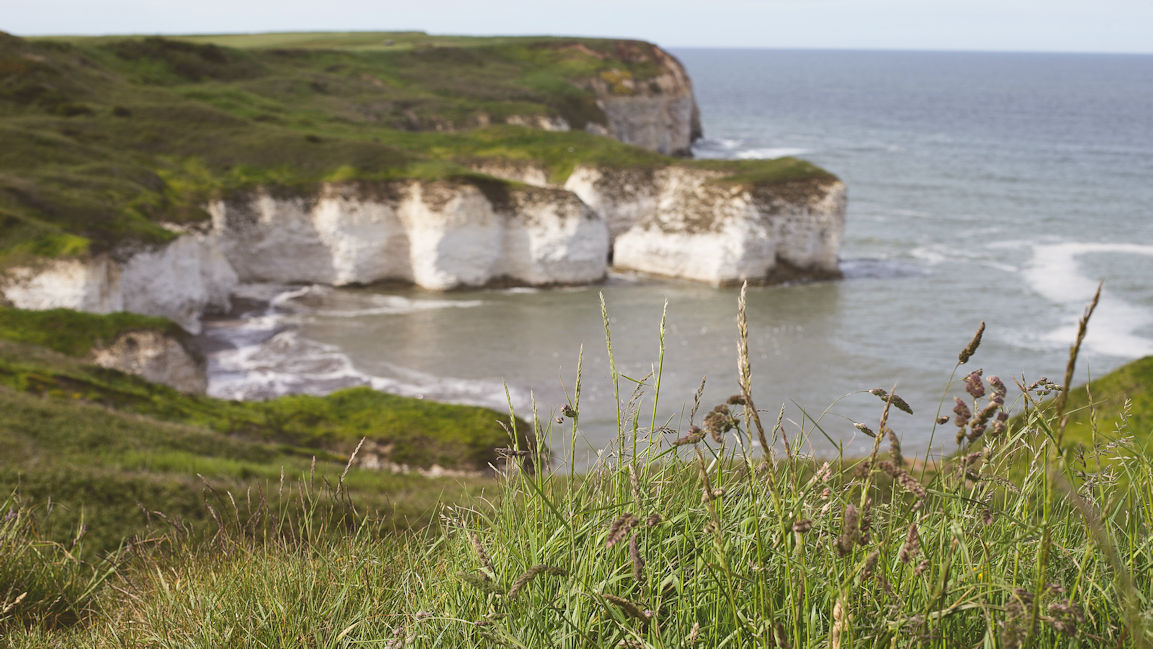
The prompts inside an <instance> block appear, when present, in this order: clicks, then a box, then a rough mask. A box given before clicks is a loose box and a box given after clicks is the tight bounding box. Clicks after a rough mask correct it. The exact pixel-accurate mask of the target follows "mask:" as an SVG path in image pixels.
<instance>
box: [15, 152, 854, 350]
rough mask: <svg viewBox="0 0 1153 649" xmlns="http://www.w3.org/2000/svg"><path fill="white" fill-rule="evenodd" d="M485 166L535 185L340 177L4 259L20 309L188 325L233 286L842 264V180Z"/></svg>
mask: <svg viewBox="0 0 1153 649" xmlns="http://www.w3.org/2000/svg"><path fill="white" fill-rule="evenodd" d="M477 168H478V170H481V171H484V172H486V173H490V174H494V175H495V174H500V175H502V176H504V177H507V178H511V179H514V180H518V181H522V182H526V183H530V184H527V185H508V184H504V183H499V182H490V183H484V182H475V181H470V182H455V181H436V182H419V181H406V182H392V183H383V184H376V185H367V184H366V185H355V184H334V185H327V186H323V187H321V188H319V190H318V191H317V193H315V194H314V195H311V196H307V197H300V196H297V197H292V196H279V195H274V194H271V193H268V192H263V191H256V192H253V193H251V194H250V195H248V196H247V197H245V198H241V199H233V200H229V201H216V202H213V203H212V204H211V205H209V212H210V213H211V214H212V228H211V229H210V230H209V231H208V232H205V233H187V234H184V235H182V236H180V237H178V238H177V239H175V240H174V241H173V242H171V243H169V244H166V245H162V246H156V247H152V248H144V249H140V250H136V251H126V250H122V251H118V252H117V254H116V255H115V256H109V255H99V256H96V257H93V258H91V259H87V260H60V261H47V262H44V263H42V264H41V265H39V266H36V267H25V268H15V269H9V270H8V271H6V272H5V273H4V275H3V276H2V277H0V293H2V295H3V298H4V299H5V300H7V301H8V302H10V303H11V304H12V305H13V306H16V307H19V308H25V309H47V308H55V307H66V308H72V309H77V310H82V311H90V312H95V313H109V312H113V311H121V310H125V311H134V312H137V313H144V314H149V315H159V316H165V317H168V318H170V319H172V320H174V321H176V322H177V323H179V324H180V325H181V326H183V327H184V328H185V329H186V330H188V331H190V332H194V333H195V332H198V331H199V330H200V321H199V318H200V315H201V314H202V313H203V312H205V311H206V310H212V309H225V308H227V306H228V300H229V295H230V293H231V291H232V290H233V289H234V288H235V286H236V285H237V284H238V283H239V282H242V281H243V282H250V281H267V282H282V283H292V282H316V283H324V284H332V285H348V284H369V283H373V282H379V281H384V280H398V281H405V282H412V283H414V284H416V285H418V286H421V287H424V288H428V289H434V290H444V289H450V288H455V287H468V286H482V285H485V284H489V283H493V282H508V283H513V284H528V285H549V284H582V283H588V282H594V281H597V280H599V279H601V278H603V277H604V275H605V271H606V265H607V259H608V257H609V250H610V246H611V247H612V249H613V263H614V265H615V267H617V268H620V269H629V270H636V271H641V272H645V273H652V274H657V275H666V276H671V277H680V278H685V279H693V280H697V281H702V282H707V283H711V284H727V283H733V282H739V281H741V280H744V279H749V280H752V281H773V280H780V279H791V278H820V277H832V276H836V275H837V272H838V271H837V255H838V252H839V249H840V245H841V239H842V236H843V231H844V210H845V188H844V185H843V184H842V183H841V182H840V181H838V180H835V179H832V178H830V179H825V180H804V181H795V182H792V183H784V184H772V185H764V186H761V185H752V186H750V185H742V184H731V183H726V182H725V181H724V180H723V179H722V178H721V176H722V175H723V174H722V172H719V171H715V170H707V169H700V168H696V167H688V166H683V165H673V166H669V167H664V168H656V169H632V170H629V169H623V170H622V169H609V168H601V167H591V166H582V167H578V168H577V169H576V170H575V171H574V172H573V173H572V174H571V176H570V177H569V178H568V179H567V180H566V182H565V184H564V186H563V188H562V187H555V186H553V187H548V186H545V185H547V184H548V173H547V170H545V169H544V168H542V167H539V166H534V165H531V164H512V163H494V164H485V165H479V166H478V167H477Z"/></svg>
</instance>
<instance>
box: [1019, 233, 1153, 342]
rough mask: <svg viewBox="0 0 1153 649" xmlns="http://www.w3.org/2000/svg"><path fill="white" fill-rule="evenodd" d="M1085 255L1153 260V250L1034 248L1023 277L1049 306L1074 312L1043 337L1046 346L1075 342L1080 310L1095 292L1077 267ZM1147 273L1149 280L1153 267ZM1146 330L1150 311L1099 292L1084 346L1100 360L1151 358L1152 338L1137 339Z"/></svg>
mask: <svg viewBox="0 0 1153 649" xmlns="http://www.w3.org/2000/svg"><path fill="white" fill-rule="evenodd" d="M1088 254H1113V255H1117V254H1122V255H1142V256H1146V257H1153V245H1142V244H1134V243H1078V242H1065V243H1054V244H1038V245H1035V246H1034V247H1033V258H1032V260H1031V261H1030V262H1029V264H1028V265H1027V266H1026V267H1025V269H1024V271H1023V275H1024V277H1025V281H1026V282H1027V283H1028V284H1029V287H1030V288H1032V289H1033V290H1034V291H1035V292H1037V293H1038V294H1039V295H1040V296H1041V297H1043V298H1045V299H1046V300H1049V301H1050V302H1054V303H1056V304H1060V305H1063V306H1070V307H1074V306H1075V307H1077V308H1076V310H1074V311H1073V312H1072V313H1071V314H1070V315H1069V321H1068V322H1067V323H1065V324H1063V325H1062V326H1060V327H1058V328H1056V329H1054V330H1053V331H1050V332H1049V333H1047V334H1045V335H1044V336H1043V337H1042V338H1043V340H1045V341H1047V342H1050V343H1053V344H1069V343H1070V342H1072V340H1073V338H1074V336H1076V333H1077V319H1078V318H1079V317H1080V310H1081V307H1083V306H1084V305H1086V304H1088V302H1089V300H1090V299H1092V297H1093V292H1094V291H1096V290H1097V282H1096V281H1095V280H1094V279H1093V278H1091V277H1088V276H1086V275H1084V274H1083V273H1082V272H1081V270H1080V268H1079V267H1078V264H1077V258H1078V257H1080V256H1082V255H1088ZM1149 270H1150V273H1151V274H1153V267H1151V268H1150V269H1149ZM1150 324H1153V310H1150V309H1148V308H1143V307H1140V306H1137V305H1134V304H1130V303H1128V302H1126V301H1125V300H1123V299H1121V298H1119V297H1118V296H1116V295H1115V294H1114V293H1113V292H1112V291H1110V290H1109V288H1108V287H1106V288H1104V289H1103V290H1102V291H1101V300H1100V302H1099V304H1098V305H1097V311H1096V312H1095V313H1094V315H1093V321H1092V323H1091V324H1090V326H1089V332H1088V334H1087V335H1086V338H1085V346H1086V347H1087V348H1088V349H1090V350H1092V351H1095V352H1097V353H1100V354H1105V355H1108V356H1118V357H1122V358H1137V357H1140V356H1147V355H1150V354H1153V338H1149V337H1146V336H1141V335H1139V334H1138V333H1137V332H1139V331H1141V330H1142V329H1144V328H1145V327H1147V326H1149V325H1150Z"/></svg>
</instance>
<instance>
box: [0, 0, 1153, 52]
mask: <svg viewBox="0 0 1153 649" xmlns="http://www.w3.org/2000/svg"><path fill="white" fill-rule="evenodd" d="M0 30H4V31H8V32H11V33H13V34H17V35H45V34H191V33H237V32H264V31H350V30H355V31H362V30H363V31H395V30H421V31H427V32H429V33H433V34H477V35H494V34H506V35H514V34H533V35H539V34H550V35H581V36H607V37H628V38H639V39H644V40H648V41H653V42H655V43H658V44H660V45H663V46H666V47H673V48H675V47H767V48H837V49H914V50H918V49H919V50H926V49H927V50H990V51H1039V52H1127V53H1153V0H569V1H567V2H558V1H555V0H404V1H398V0H377V1H375V2H373V1H369V0H309V1H304V0H251V1H246V0H181V1H179V2H173V1H169V0H100V1H97V0H0Z"/></svg>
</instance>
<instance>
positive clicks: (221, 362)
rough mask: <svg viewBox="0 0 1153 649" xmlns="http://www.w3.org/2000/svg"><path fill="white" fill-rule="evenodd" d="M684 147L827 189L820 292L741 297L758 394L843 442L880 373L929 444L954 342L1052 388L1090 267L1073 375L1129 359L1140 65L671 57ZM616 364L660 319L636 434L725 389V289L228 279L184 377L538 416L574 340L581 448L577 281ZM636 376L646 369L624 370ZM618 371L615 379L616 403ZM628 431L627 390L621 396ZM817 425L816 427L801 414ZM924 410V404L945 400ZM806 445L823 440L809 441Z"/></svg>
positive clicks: (1140, 163) (568, 371) (609, 422)
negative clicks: (363, 389) (689, 107)
mask: <svg viewBox="0 0 1153 649" xmlns="http://www.w3.org/2000/svg"><path fill="white" fill-rule="evenodd" d="M675 53H676V54H677V56H678V57H680V59H681V60H682V61H683V62H684V64H685V65H686V67H687V68H688V70H689V73H690V75H691V76H692V78H693V81H694V84H695V88H696V94H697V98H698V101H699V103H700V106H701V113H702V118H703V125H704V130H705V134H706V137H705V139H704V140H702V141H700V142H698V144H697V147H696V154H697V156H698V157H719V158H768V157H777V156H781V155H797V156H800V157H804V158H807V159H809V160H812V161H813V162H816V163H817V164H820V165H822V166H824V167H826V168H827V169H829V170H831V171H833V172H834V173H836V174H838V175H839V176H840V177H841V178H843V179H844V180H845V182H846V183H847V184H848V187H849V211H848V216H847V231H846V239H845V244H844V247H843V249H842V268H843V270H844V271H845V274H846V278H845V279H844V280H843V281H837V282H823V283H815V284H805V285H796V286H779V287H765V288H755V289H751V290H750V295H749V316H750V320H751V336H750V344H751V348H752V358H753V374H754V379H753V380H754V391H755V394H756V395H757V400H758V405H760V406H761V407H763V408H767V409H771V410H773V411H774V412H775V410H776V408H777V407H778V406H779V405H781V404H786V405H787V421H788V422H789V424H788V425H789V426H790V429H791V430H792V431H794V433H795V432H797V431H798V429H799V428H800V427H802V426H804V427H805V429H806V431H808V432H809V433H810V434H811V439H812V445H813V449H814V450H815V451H816V452H818V453H828V452H830V451H831V449H832V448H833V444H834V443H836V444H842V445H844V446H845V447H846V448H847V449H848V450H849V451H850V452H852V451H859V450H860V449H861V448H862V446H863V445H864V443H865V442H866V441H867V440H866V439H863V438H861V437H860V436H859V435H854V432H855V431H854V429H853V427H852V426H851V421H852V420H856V421H864V422H872V423H875V421H876V418H877V416H878V414H879V406H880V402H879V401H877V400H876V399H875V398H874V397H872V396H870V395H868V394H863V393H861V392H860V391H861V390H867V389H869V388H873V387H886V388H888V387H891V386H893V385H896V386H897V392H898V393H900V394H901V395H902V396H903V397H905V398H906V399H907V400H908V401H909V402H911V403H912V404H913V406H914V409H915V410H916V414H915V415H914V416H911V417H910V416H906V415H901V416H900V417H899V418H897V419H896V420H895V421H894V422H893V424H894V428H895V429H896V430H897V432H898V433H900V434H901V435H902V436H903V437H904V440H905V446H906V447H907V448H908V449H915V450H918V451H924V450H925V449H926V448H928V447H929V446H930V443H931V444H932V447H933V449H934V451H935V452H944V451H948V450H949V449H950V445H951V444H952V442H951V437H952V433H951V431H943V432H939V433H938V434H937V435H936V436H935V437H932V438H931V433H930V431H931V428H932V426H931V420H932V418H933V415H934V414H935V412H936V410H937V404H938V402H939V401H940V399H941V395H942V393H943V391H944V390H945V388H946V385H945V384H946V381H947V379H948V376H949V373H950V370H951V369H952V366H953V363H954V362H955V360H956V355H957V352H958V351H959V350H960V348H961V347H963V346H964V344H965V343H966V342H967V341H968V340H969V337H970V336H971V335H972V333H973V331H974V330H975V328H976V326H977V324H978V323H979V322H980V321H982V320H984V321H986V322H987V325H988V329H987V332H986V335H985V342H984V344H983V346H982V347H981V350H980V351H979V353H978V355H977V356H976V357H975V358H974V359H973V360H972V361H970V366H971V367H973V368H976V367H981V368H984V369H985V372H986V374H987V375H988V374H999V375H1001V376H1002V377H1005V378H1008V377H1024V378H1025V379H1026V380H1029V381H1031V380H1033V379H1036V378H1038V377H1040V376H1043V375H1047V376H1050V377H1053V378H1055V379H1059V377H1060V376H1061V375H1062V372H1063V367H1064V362H1065V352H1066V349H1067V347H1068V345H1069V343H1070V342H1071V341H1072V338H1073V334H1074V331H1075V327H1076V320H1077V318H1078V316H1079V315H1080V313H1081V312H1082V310H1083V308H1084V306H1085V305H1086V303H1087V301H1088V300H1089V298H1090V296H1091V295H1092V292H1093V290H1094V289H1095V287H1096V283H1097V282H1098V281H1099V280H1104V282H1105V290H1104V293H1103V298H1102V302H1101V305H1100V307H1099V309H1098V312H1097V315H1096V316H1095V318H1094V321H1093V323H1092V325H1091V327H1090V334H1089V338H1088V340H1087V343H1086V353H1085V355H1084V356H1083V362H1082V364H1081V366H1080V369H1081V373H1080V378H1081V379H1084V378H1086V377H1087V376H1089V375H1090V373H1091V374H1092V375H1098V374H1102V373H1104V372H1107V371H1109V370H1111V369H1113V368H1115V367H1117V366H1118V365H1120V364H1122V363H1124V362H1126V361H1128V360H1132V359H1135V358H1139V357H1141V356H1144V355H1148V354H1153V218H1151V217H1153V56H1112V55H1058V54H984V53H929V52H843V51H835V52H834V51H776V50H678V51H676V52H675ZM602 291H603V293H604V297H605V300H606V302H607V305H608V310H609V313H610V316H611V331H612V341H613V346H614V351H615V360H616V363H617V366H618V369H619V370H620V372H621V374H622V375H623V376H625V377H629V378H632V379H642V378H643V377H644V376H645V375H647V374H648V373H649V372H650V371H652V370H653V369H654V364H655V363H656V362H657V360H658V349H659V336H658V327H659V323H660V320H661V314H662V309H663V307H664V304H665V302H666V300H667V303H668V320H667V325H666V333H665V356H664V366H663V373H662V376H661V394H660V403H659V405H658V408H657V413H658V417H657V419H658V424H661V423H664V422H666V421H671V422H672V424H673V425H676V424H678V423H679V422H681V420H682V419H686V418H687V416H688V407H689V406H690V405H691V400H692V395H693V393H694V391H695V390H696V388H697V386H698V384H699V383H700V381H701V379H702V377H707V386H708V387H707V390H706V392H705V400H704V401H705V404H704V405H703V409H705V410H707V409H708V408H709V407H710V406H711V405H712V404H713V403H714V402H716V401H717V400H719V399H723V398H725V397H727V396H728V395H729V394H731V393H733V392H734V391H735V390H736V379H735V376H736V344H735V338H736V327H735V307H736V297H737V295H736V291H734V290H717V289H712V288H708V287H702V286H697V285H693V284H689V283H681V282H668V281H654V280H648V279H643V278H638V277H629V276H614V277H613V278H612V279H610V281H609V282H608V283H607V284H605V285H603V286H597V287H590V288H580V289H562V290H547V291H536V290H486V291H474V292H459V293H448V294H437V293H429V292H424V291H419V290H401V291H396V290H387V291H386V290H371V289H357V290H333V289H329V288H322V287H276V286H259V287H249V288H247V289H246V291H245V293H246V294H247V295H248V296H250V297H252V298H255V299H256V300H257V302H253V304H259V302H258V301H259V300H269V299H271V300H273V306H272V307H271V308H266V307H264V306H254V307H253V308H252V309H251V311H250V312H248V313H246V314H245V315H244V317H241V318H234V319H222V320H219V321H216V322H214V323H212V326H211V327H210V329H209V334H208V336H209V338H210V343H211V344H212V345H213V349H214V350H215V351H213V352H212V354H211V355H210V366H211V372H212V378H211V387H210V391H211V392H212V393H213V394H216V395H219V396H226V397H237V398H263V397H267V396H270V395H274V394H282V393H288V392H310V393H324V392H327V391H331V390H333V389H336V388H339V387H344V386H348V385H356V384H369V385H374V386H376V387H378V388H380V389H384V390H389V391H393V392H399V393H403V394H410V395H418V396H422V397H425V398H430V399H441V400H449V401H456V402H466V403H476V404H483V405H490V406H494V407H501V406H503V405H504V404H505V403H506V396H505V385H507V387H508V390H509V394H510V395H511V397H512V401H513V403H514V405H515V406H516V408H517V409H518V411H519V412H522V413H525V412H527V409H528V408H529V404H530V401H531V397H530V395H532V396H535V399H536V403H537V406H538V408H539V410H540V412H541V413H542V416H545V415H552V414H555V412H556V411H557V410H558V409H559V407H560V406H561V405H562V404H563V403H564V402H565V390H566V389H567V390H568V391H569V392H570V393H571V391H572V389H573V384H574V381H575V373H576V365H577V356H578V353H579V351H580V350H581V348H582V346H583V350H584V375H583V386H582V388H583V389H582V396H581V413H582V418H581V428H582V433H583V441H582V448H585V449H596V448H601V447H603V446H604V445H606V444H607V443H608V441H609V440H610V439H615V438H616V434H617V433H616V424H615V420H616V410H617V408H616V401H615V399H614V386H613V384H612V381H611V380H610V377H609V364H608V355H607V352H606V347H605V340H604V330H603V327H602V324H601V315H600V306H599V298H598V293H599V292H602ZM649 383H650V384H651V383H652V380H651V379H650V381H649ZM635 385H636V384H635V383H633V382H632V381H630V380H629V379H628V378H622V379H621V381H620V392H621V397H620V399H621V401H622V404H621V408H622V410H625V411H626V413H627V412H628V411H629V408H628V401H629V398H630V395H631V394H632V392H633V389H634V387H635ZM640 403H641V404H642V406H641V407H640V411H641V415H640V417H639V419H640V422H641V423H640V425H641V426H642V427H648V426H649V425H650V424H651V421H652V414H651V413H652V410H651V408H652V392H651V390H649V391H647V392H645V394H644V397H643V398H642V399H641V400H640ZM826 409H827V412H826V413H825V414H824V416H823V418H822V419H821V429H822V430H823V431H824V433H825V434H827V436H828V438H826V437H825V436H824V435H822V434H821V433H820V432H817V431H816V430H815V429H814V427H813V426H812V424H811V423H809V422H808V421H807V420H806V414H805V413H808V416H812V417H814V418H815V417H818V416H820V415H821V413H822V412H824V411H826ZM947 409H948V408H947V407H946V410H947ZM830 440H832V441H830Z"/></svg>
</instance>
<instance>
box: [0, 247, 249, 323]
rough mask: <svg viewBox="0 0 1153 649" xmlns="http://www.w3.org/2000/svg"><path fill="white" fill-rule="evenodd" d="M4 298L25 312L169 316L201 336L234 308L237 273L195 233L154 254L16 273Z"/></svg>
mask: <svg viewBox="0 0 1153 649" xmlns="http://www.w3.org/2000/svg"><path fill="white" fill-rule="evenodd" d="M0 282H2V284H0V293H3V295H4V298H5V299H7V300H8V301H9V302H10V303H11V304H12V305H13V306H15V307H18V308H21V309H53V308H57V307H63V308H68V309H76V310H78V311H88V312H91V313H112V312H114V311H132V312H135V313H143V314H147V315H156V316H164V317H166V318H169V319H171V320H173V321H175V322H176V323H177V324H179V325H180V326H182V327H184V328H185V329H186V330H188V331H191V332H193V333H196V332H199V331H200V316H201V314H202V313H203V312H204V311H207V310H212V309H223V308H227V306H228V300H229V294H230V293H231V292H232V289H233V288H235V286H236V283H237V276H236V272H235V271H234V270H233V269H232V266H231V265H230V264H229V263H228V261H227V260H226V259H225V258H224V256H223V255H222V254H221V252H220V249H219V245H218V242H217V238H216V236H214V234H212V233H207V234H203V233H195V232H191V233H187V234H184V235H182V236H180V237H178V238H177V239H175V240H174V241H172V242H171V243H168V244H165V245H162V246H157V247H153V248H148V247H137V246H133V247H131V248H129V249H122V250H119V251H116V253H115V254H101V255H96V256H93V257H91V258H88V259H64V260H54V261H47V260H46V261H43V262H40V263H38V264H36V265H35V266H24V267H17V268H11V269H8V270H7V271H5V273H4V274H3V276H2V277H0Z"/></svg>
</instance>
